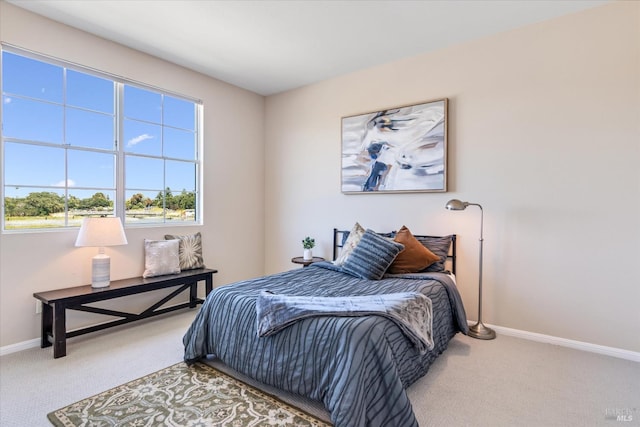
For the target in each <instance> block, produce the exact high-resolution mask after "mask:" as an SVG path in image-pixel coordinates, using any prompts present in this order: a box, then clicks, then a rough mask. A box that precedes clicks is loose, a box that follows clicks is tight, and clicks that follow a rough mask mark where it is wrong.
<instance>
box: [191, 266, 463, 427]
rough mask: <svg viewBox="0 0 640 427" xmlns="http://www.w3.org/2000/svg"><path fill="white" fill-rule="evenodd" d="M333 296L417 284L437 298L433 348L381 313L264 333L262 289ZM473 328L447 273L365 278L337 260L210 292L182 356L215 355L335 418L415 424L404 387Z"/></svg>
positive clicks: (346, 425) (371, 424) (346, 424)
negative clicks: (318, 404)
mask: <svg viewBox="0 0 640 427" xmlns="http://www.w3.org/2000/svg"><path fill="white" fill-rule="evenodd" d="M263 290H266V291H272V292H275V293H286V294H287V295H317V296H326V297H339V296H352V295H374V294H388V293H396V292H420V293H422V294H424V295H426V296H427V297H429V298H430V299H431V301H432V309H433V331H432V334H433V341H434V348H433V350H431V351H428V352H426V353H424V354H421V353H420V351H419V350H418V349H417V348H416V347H415V346H414V345H413V343H412V342H411V340H410V339H409V338H407V337H406V336H405V335H404V334H403V333H402V331H401V329H400V328H399V327H398V326H397V324H396V323H394V322H392V321H391V320H389V319H386V318H384V317H381V316H364V317H331V316H326V317H324V316H321V317H313V318H308V319H303V320H300V321H298V322H296V323H294V324H292V325H291V326H289V327H287V328H285V329H283V330H282V331H280V332H278V333H277V334H274V335H272V336H268V337H258V334H257V330H256V323H257V322H256V299H257V297H258V295H259V294H260V292H261V291H263ZM458 331H462V332H464V333H466V331H467V324H466V315H465V312H464V307H463V306H462V301H461V299H460V295H459V294H458V291H457V289H456V287H455V285H454V283H453V281H452V280H451V278H450V277H449V276H448V275H446V274H443V273H428V274H418V275H394V276H385V278H384V279H383V280H373V281H372V280H363V279H358V278H356V277H353V276H350V275H348V274H345V273H343V272H341V271H340V268H339V267H335V266H334V265H333V264H331V263H328V262H326V263H316V264H313V265H311V266H309V267H307V268H302V269H296V270H291V271H288V272H284V273H279V274H275V275H271V276H266V277H261V278H257V279H252V280H247V281H244V282H239V283H235V284H232V285H226V286H221V287H219V288H216V289H214V291H213V292H211V293H210V294H209V296H208V297H207V300H206V301H205V303H204V304H203V306H202V308H201V309H200V311H199V312H198V314H197V316H196V318H195V319H194V321H193V323H192V324H191V326H190V327H189V329H188V330H187V332H186V334H185V336H184V338H183V342H184V346H185V355H184V359H185V361H186V362H187V363H192V362H195V361H196V360H198V359H200V358H203V357H205V356H207V355H214V356H216V357H217V358H219V359H220V360H221V361H222V362H224V363H225V364H227V365H228V366H230V367H232V368H234V369H236V370H237V371H239V372H242V373H244V374H246V375H248V376H250V377H252V378H255V379H257V380H259V381H261V382H263V383H266V384H269V385H272V386H275V387H278V388H281V389H283V390H287V391H290V392H293V393H297V394H300V395H302V396H307V397H310V398H312V399H315V400H319V401H322V402H323V403H324V405H325V407H326V408H327V410H328V411H329V412H330V413H331V419H332V421H333V423H334V425H335V426H337V427H360V426H362V427H365V426H368V427H377V426H380V427H381V426H385V427H394V426H395V427H410V426H417V425H418V423H417V421H416V419H415V416H414V414H413V410H412V408H411V402H410V401H409V399H408V398H407V395H406V393H405V388H406V387H408V386H409V385H411V384H412V383H413V382H415V381H416V380H417V379H418V378H420V377H422V376H423V375H424V374H425V373H426V372H427V370H428V369H429V366H430V365H431V363H432V362H433V361H434V360H435V359H436V357H438V355H439V354H440V353H442V351H444V350H445V349H446V347H447V344H448V342H449V340H450V339H451V338H452V337H453V336H454V335H455V334H456V332H458Z"/></svg>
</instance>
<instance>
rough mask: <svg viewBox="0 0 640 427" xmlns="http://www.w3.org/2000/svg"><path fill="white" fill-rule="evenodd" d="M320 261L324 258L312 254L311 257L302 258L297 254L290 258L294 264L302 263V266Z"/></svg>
mask: <svg viewBox="0 0 640 427" xmlns="http://www.w3.org/2000/svg"><path fill="white" fill-rule="evenodd" d="M320 261H324V258H322V257H319V256H314V257H313V258H311V259H304V258H302V257H301V256H297V257H294V258H291V262H292V263H294V264H302V266H303V267H308V266H310V265H311V264H313V263H314V262H320Z"/></svg>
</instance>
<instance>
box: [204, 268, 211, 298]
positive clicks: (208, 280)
mask: <svg viewBox="0 0 640 427" xmlns="http://www.w3.org/2000/svg"><path fill="white" fill-rule="evenodd" d="M212 290H213V273H212V274H209V275H208V276H207V278H206V279H205V295H209V294H210V293H211V291H212Z"/></svg>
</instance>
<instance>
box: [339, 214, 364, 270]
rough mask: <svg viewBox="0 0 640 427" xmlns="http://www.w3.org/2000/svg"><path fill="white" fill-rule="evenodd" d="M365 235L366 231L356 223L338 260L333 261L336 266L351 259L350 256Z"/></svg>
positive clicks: (343, 245)
mask: <svg viewBox="0 0 640 427" xmlns="http://www.w3.org/2000/svg"><path fill="white" fill-rule="evenodd" d="M364 233H365V229H364V228H362V226H361V225H360V224H358V223H357V222H356V223H355V225H354V226H353V228H352V229H351V231H350V232H349V237H347V240H346V241H345V242H344V243H343V244H342V250H341V251H340V254H339V255H338V258H336V259H335V261H333V263H334V264H335V265H343V264H344V262H345V261H346V260H347V258H349V255H350V254H351V252H352V251H353V248H355V247H356V246H357V245H358V243H359V242H360V239H362V236H363V235H364Z"/></svg>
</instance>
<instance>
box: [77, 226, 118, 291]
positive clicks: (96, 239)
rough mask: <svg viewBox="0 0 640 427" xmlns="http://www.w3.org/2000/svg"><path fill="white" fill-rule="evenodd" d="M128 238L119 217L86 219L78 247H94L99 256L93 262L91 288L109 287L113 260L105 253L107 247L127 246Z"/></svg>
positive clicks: (79, 234)
mask: <svg viewBox="0 0 640 427" xmlns="http://www.w3.org/2000/svg"><path fill="white" fill-rule="evenodd" d="M126 244H127V236H126V235H125V234H124V229H123V228H122V221H120V218H118V217H113V216H112V217H86V218H84V219H83V220H82V226H81V227H80V232H79V233H78V238H77V239H76V246H93V247H97V248H98V254H97V255H96V256H94V257H93V259H92V262H91V287H92V288H104V287H107V286H109V282H110V280H111V279H110V275H111V258H110V257H109V255H106V254H105V253H104V247H105V246H117V245H126Z"/></svg>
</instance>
